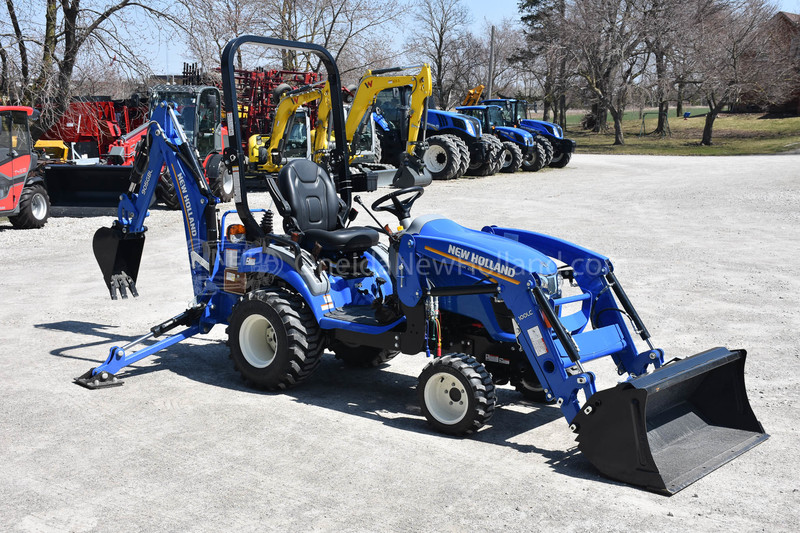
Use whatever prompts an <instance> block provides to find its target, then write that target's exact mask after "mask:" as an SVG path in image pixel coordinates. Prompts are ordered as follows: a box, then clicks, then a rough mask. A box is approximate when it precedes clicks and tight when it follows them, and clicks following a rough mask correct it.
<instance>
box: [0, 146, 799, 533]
mask: <svg viewBox="0 0 800 533" xmlns="http://www.w3.org/2000/svg"><path fill="white" fill-rule="evenodd" d="M798 169H800V155H785V156H752V157H731V158H710V157H709V158H691V157H680V158H679V157H647V156H599V155H597V156H592V155H579V156H577V157H575V158H574V159H573V162H572V163H571V164H570V165H569V166H568V167H567V168H565V169H563V170H546V171H542V172H539V173H519V174H516V175H513V176H509V175H497V176H494V177H491V178H482V179H464V180H458V181H454V182H436V183H434V184H433V185H431V186H430V187H429V188H428V189H427V190H426V194H425V195H424V196H423V197H422V198H421V199H420V200H419V201H418V202H417V204H416V205H415V208H414V213H415V214H424V213H430V212H438V213H441V214H444V215H447V216H450V217H452V218H453V219H455V220H456V221H458V222H460V223H463V224H464V225H468V226H471V227H476V228H479V227H481V226H482V225H484V224H490V223H493V224H498V225H512V226H518V227H523V228H529V229H535V230H537V231H542V232H545V233H551V234H555V235H558V236H560V237H562V238H565V239H568V240H572V241H575V242H577V243H580V244H583V245H584V246H587V247H589V248H592V249H595V250H597V251H599V252H601V253H603V254H605V255H608V256H610V257H611V258H612V259H613V260H614V262H615V266H616V271H617V274H618V276H619V277H620V279H621V280H622V282H623V283H624V284H625V287H626V290H627V292H628V294H629V295H630V296H631V298H632V300H633V301H634V303H635V304H636V305H637V308H638V310H639V311H640V314H641V315H642V318H643V319H644V321H645V323H646V324H647V325H648V327H649V329H650V331H651V333H652V334H653V337H654V339H655V341H656V343H657V344H658V345H660V346H661V347H663V348H664V349H665V350H666V351H667V355H668V356H676V355H690V354H693V353H696V352H698V351H701V350H703V349H706V348H709V347H713V346H728V347H730V348H745V349H747V350H748V359H747V367H746V381H747V389H748V391H749V397H750V401H751V404H752V406H753V409H754V411H755V412H756V414H757V416H758V418H759V419H760V421H761V422H762V423H763V425H764V427H765V428H766V430H767V431H768V432H769V433H770V434H771V438H770V439H769V440H768V441H767V442H766V443H764V444H762V445H760V446H758V447H756V448H755V449H753V450H752V451H750V452H748V453H746V454H744V455H742V456H741V457H739V458H737V459H736V460H734V461H733V462H731V463H729V464H727V465H725V466H723V467H722V468H720V469H719V470H716V471H715V472H713V473H711V474H710V475H708V476H706V477H705V478H703V479H701V480H699V481H698V482H696V483H694V484H693V485H690V486H689V487H688V488H686V489H685V490H683V491H681V492H679V493H678V494H677V495H675V496H672V497H664V496H660V495H656V494H652V493H648V492H644V491H642V490H639V489H636V488H632V487H629V486H626V485H622V484H618V483H614V482H610V481H608V480H606V479H604V478H602V477H600V475H599V474H598V473H597V472H596V471H595V470H594V469H593V467H592V466H591V465H590V464H589V463H588V462H587V461H586V460H585V459H584V458H583V457H582V456H581V455H580V453H578V452H577V449H576V447H575V442H574V440H573V436H572V434H571V433H570V432H569V431H568V429H567V425H566V423H565V421H564V419H563V418H562V417H561V415H560V412H559V411H558V410H557V409H556V408H555V407H551V406H536V405H533V404H529V403H526V402H524V401H522V400H521V398H520V397H519V395H518V394H516V393H515V392H514V391H513V390H512V389H510V388H501V389H500V391H499V403H500V407H499V408H498V410H497V412H496V414H495V416H494V418H493V419H492V420H491V424H490V426H487V427H486V428H485V429H484V430H483V431H481V432H479V433H478V434H477V435H475V436H473V437H471V438H466V439H455V438H448V437H443V436H441V435H438V434H435V433H433V432H431V431H430V430H429V429H428V428H427V426H426V424H425V422H424V419H423V417H422V415H421V413H420V409H419V407H418V406H417V401H416V391H415V385H416V376H417V375H418V374H419V372H420V371H421V369H422V367H423V366H424V365H425V363H426V360H425V357H424V355H422V354H420V355H417V356H400V357H397V358H396V359H395V360H393V361H391V362H390V363H389V364H388V365H386V366H385V367H383V368H381V369H378V370H354V369H350V368H346V367H343V366H342V365H341V364H340V363H339V362H338V361H337V360H335V359H334V358H333V357H332V356H328V357H326V358H325V359H324V361H323V363H322V365H321V366H320V368H319V370H318V371H317V373H316V374H315V375H314V376H313V377H312V378H311V379H310V380H309V381H308V382H306V383H305V384H303V386H301V387H298V388H296V389H294V390H292V391H290V392H288V393H285V394H265V393H259V392H256V391H253V390H251V389H248V388H247V387H245V386H244V385H243V383H242V381H241V379H240V378H239V376H238V375H237V374H236V373H235V372H234V370H233V367H232V363H231V362H230V360H229V359H228V357H227V355H228V350H227V348H226V346H225V344H224V340H225V331H224V328H223V327H218V328H217V329H215V330H213V331H212V332H211V333H210V334H209V335H206V336H202V337H197V338H195V339H191V340H190V341H187V342H184V343H182V344H179V345H176V346H174V347H172V348H170V349H169V350H167V351H164V352H162V353H160V354H158V355H156V356H153V357H151V358H149V359H146V360H143V361H141V362H140V363H139V364H136V365H134V366H133V367H131V368H129V369H128V370H127V371H126V372H125V376H124V377H125V378H126V381H125V385H124V386H123V387H118V388H113V389H108V390H101V391H88V390H86V389H83V388H80V387H77V386H75V385H73V384H72V383H71V381H72V378H73V377H75V376H78V375H80V374H82V373H83V372H85V371H86V370H88V369H89V368H90V367H92V366H96V365H97V364H98V363H100V362H102V361H103V360H104V359H105V356H106V354H107V353H108V349H109V347H110V346H111V345H113V344H123V343H125V342H126V341H128V340H130V339H133V338H136V337H137V336H139V335H141V334H142V333H143V332H146V331H147V330H148V329H149V328H150V326H152V325H153V324H156V323H158V322H161V321H162V320H164V319H166V318H168V317H170V316H173V315H175V314H178V313H179V312H181V311H182V310H183V309H184V308H185V306H186V303H187V302H188V300H189V299H190V298H191V284H190V279H189V275H188V262H187V259H186V254H185V251H184V250H185V248H184V245H183V231H182V229H181V228H180V221H179V214H178V213H176V212H170V211H165V210H160V209H156V210H154V211H153V213H152V215H151V217H150V219H149V223H148V226H149V228H150V230H149V231H148V236H147V245H146V246H145V252H144V257H143V260H142V267H141V274H140V278H139V290H140V293H141V296H140V297H139V298H138V299H128V300H124V301H116V302H112V301H110V300H109V298H108V293H107V291H106V289H105V288H104V286H103V283H102V280H101V276H100V272H99V269H98V268H97V266H96V264H95V262H94V259H93V257H92V252H91V240H92V235H93V233H94V231H95V229H96V228H98V227H100V226H101V225H108V224H109V223H110V217H107V216H106V217H84V218H67V217H59V218H53V219H51V220H50V222H49V223H48V224H47V226H46V227H45V228H44V229H42V230H36V231H16V230H13V229H11V226H10V224H8V222H7V221H4V220H3V221H0V250H2V253H1V255H0V272H1V273H2V274H0V276H2V277H0V295H2V302H3V304H4V311H3V313H2V316H1V317H0V345H2V346H4V349H3V350H2V352H0V380H1V381H0V383H2V390H0V443H1V445H0V450H2V462H0V480H2V482H0V530H3V531H41V532H50V531H114V532H117V531H155V530H158V531H181V532H183V531H235V530H241V531H254V530H259V531H263V530H278V531H312V530H314V531H453V532H461V531H488V530H495V531H531V530H533V531H552V530H554V531H665V530H676V531H686V530H690V529H691V530H694V531H770V532H772V531H796V529H797V525H796V524H797V523H798V521H800V505H798V504H799V503H800V492H798V491H799V490H800V482H799V481H798V476H797V472H798V471H800V460H798V453H797V446H798V429H797V426H796V424H797V422H798V418H800V417H798V389H797V376H798V375H800V372H799V371H800V368H799V365H798V346H799V345H800V333H798V331H800V313H798V308H797V303H796V302H797V295H798V294H800V176H799V175H798ZM383 192H384V191H380V193H383ZM363 196H365V197H366V198H369V199H370V201H371V200H372V199H373V198H375V197H377V194H375V193H371V194H364V195H363ZM250 203H251V206H253V207H257V206H263V207H265V206H266V204H267V197H266V195H264V194H258V195H255V196H254V197H252V198H251V202H250ZM361 218H364V219H365V220H364V221H365V222H366V217H365V215H363V214H362V215H361ZM386 221H387V222H388V221H389V219H386ZM792 295H794V296H792ZM598 375H599V384H600V387H601V388H605V387H607V386H612V385H613V384H614V380H613V377H611V376H610V374H607V373H606V370H605V369H598ZM606 377H608V378H609V379H606Z"/></svg>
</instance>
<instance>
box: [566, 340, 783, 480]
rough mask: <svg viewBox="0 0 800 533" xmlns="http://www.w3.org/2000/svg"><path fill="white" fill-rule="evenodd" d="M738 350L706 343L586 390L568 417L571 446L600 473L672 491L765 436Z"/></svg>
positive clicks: (704, 473)
mask: <svg viewBox="0 0 800 533" xmlns="http://www.w3.org/2000/svg"><path fill="white" fill-rule="evenodd" d="M745 356H746V352H745V351H744V350H734V351H729V350H728V349H726V348H713V349H711V350H707V351H705V352H701V353H698V354H696V355H693V356H692V357H687V358H686V359H682V360H680V361H677V362H675V363H671V364H668V365H665V366H663V367H662V368H660V369H658V370H656V371H654V372H652V373H650V374H647V375H645V376H641V377H638V378H634V379H632V380H630V381H627V382H624V383H620V384H618V385H617V386H616V387H614V388H612V389H606V390H602V391H599V392H597V393H595V394H593V395H592V397H591V398H589V400H588V401H587V402H586V405H585V406H584V408H583V409H582V410H581V412H580V413H579V414H578V415H577V416H576V417H575V419H574V420H573V427H574V430H575V431H576V432H577V433H578V437H577V441H578V448H579V449H580V451H581V453H582V454H583V455H584V456H585V457H586V458H587V459H589V461H591V463H592V464H593V465H594V466H595V467H596V468H597V469H598V470H599V471H600V472H601V473H603V474H604V475H606V476H607V477H610V478H612V479H616V480H618V481H623V482H625V483H630V484H632V485H637V486H640V487H644V488H646V489H647V490H651V491H654V492H659V493H662V494H667V495H672V494H675V493H676V492H678V491H680V490H681V489H683V488H685V487H686V486H688V485H690V484H691V483H694V482H695V481H697V480H698V479H700V478H701V477H703V476H705V475H706V474H708V473H710V472H712V471H714V470H716V469H717V468H719V467H720V466H722V465H723V464H725V463H727V462H728V461H730V460H732V459H734V458H735V457H738V456H739V455H741V454H743V453H744V452H746V451H747V450H749V449H751V448H752V447H754V446H756V445H757V444H759V443H761V442H763V441H765V440H766V439H767V438H769V435H767V434H766V433H764V428H763V427H762V426H761V424H760V423H759V422H758V420H757V419H756V417H755V414H754V413H753V410H752V409H751V407H750V403H749V402H748V400H747V393H746V391H745V386H744V361H745Z"/></svg>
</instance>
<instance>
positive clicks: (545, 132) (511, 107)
mask: <svg viewBox="0 0 800 533" xmlns="http://www.w3.org/2000/svg"><path fill="white" fill-rule="evenodd" d="M481 104H485V105H499V106H502V107H504V108H505V109H506V110H507V112H508V113H509V115H510V117H511V124H512V125H514V126H516V127H518V128H521V129H524V130H526V131H529V132H530V133H533V134H534V135H537V136H538V138H539V139H540V144H542V146H543V148H544V149H545V162H544V166H550V167H553V168H564V167H565V166H567V164H569V161H570V159H572V154H573V153H575V145H576V143H575V141H573V140H572V139H567V138H566V137H564V131H563V130H562V129H561V126H559V125H558V124H553V123H552V122H546V121H544V120H534V119H530V118H528V102H526V101H525V100H515V99H513V98H498V99H490V100H482V101H481ZM529 166H530V167H531V168H530V170H534V169H535V168H534V167H536V166H538V165H537V164H536V162H535V161H532V162H531V163H530V164H529ZM540 168H541V167H540ZM535 170H538V169H535Z"/></svg>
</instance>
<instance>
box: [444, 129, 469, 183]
mask: <svg viewBox="0 0 800 533" xmlns="http://www.w3.org/2000/svg"><path fill="white" fill-rule="evenodd" d="M447 137H449V138H450V140H451V141H453V144H455V145H456V148H458V151H459V152H460V153H461V164H460V165H459V167H458V170H457V171H456V174H455V176H453V178H452V179H458V178H460V177H461V176H463V175H464V173H465V172H466V171H467V169H468V168H469V147H468V146H467V143H465V142H464V141H463V140H462V139H461V137H458V136H457V135H447Z"/></svg>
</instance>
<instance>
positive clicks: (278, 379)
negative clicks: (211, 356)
mask: <svg viewBox="0 0 800 533" xmlns="http://www.w3.org/2000/svg"><path fill="white" fill-rule="evenodd" d="M228 344H229V346H230V349H231V359H233V363H234V365H235V366H236V369H237V370H238V371H239V373H240V374H241V375H242V377H243V378H244V379H245V380H246V381H247V382H248V383H250V384H252V385H253V386H255V387H256V388H259V389H263V390H283V389H288V388H290V387H293V386H294V385H297V384H298V383H300V382H301V381H303V380H304V379H306V378H307V377H308V376H309V375H311V373H312V372H313V371H314V370H315V369H316V368H317V365H318V364H319V361H320V357H321V356H322V352H323V348H324V346H323V336H322V333H321V331H320V329H319V325H318V324H317V322H316V320H315V319H314V315H313V313H312V312H311V309H310V308H309V307H308V305H306V303H305V302H304V301H303V299H302V298H301V297H300V296H297V295H295V294H290V293H288V292H285V291H282V290H272V289H270V290H257V291H252V292H249V293H247V294H246V295H245V297H244V299H243V300H242V301H241V302H239V303H238V304H236V305H235V306H234V308H233V311H232V312H231V317H230V326H229V327H228Z"/></svg>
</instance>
